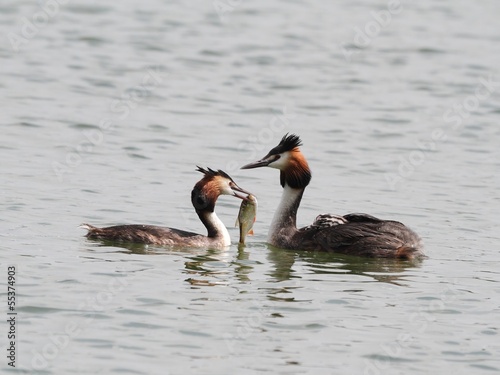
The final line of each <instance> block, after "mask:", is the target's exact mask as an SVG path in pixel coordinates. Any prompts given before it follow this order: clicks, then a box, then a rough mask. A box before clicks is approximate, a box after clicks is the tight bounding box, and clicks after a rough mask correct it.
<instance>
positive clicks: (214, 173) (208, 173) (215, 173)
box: [196, 165, 233, 181]
mask: <svg viewBox="0 0 500 375" xmlns="http://www.w3.org/2000/svg"><path fill="white" fill-rule="evenodd" d="M196 167H197V169H196V170H197V171H198V172H201V173H203V174H204V175H205V176H206V177H215V176H221V177H224V178H227V179H228V180H231V181H233V179H232V178H231V176H229V175H228V174H227V173H226V172H224V171H223V170H220V169H219V170H217V171H214V170H213V169H211V168H207V169H203V168H202V167H200V166H198V165H197V166H196Z"/></svg>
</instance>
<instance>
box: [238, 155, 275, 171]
mask: <svg viewBox="0 0 500 375" xmlns="http://www.w3.org/2000/svg"><path fill="white" fill-rule="evenodd" d="M279 158H280V156H279V155H271V156H269V155H268V156H265V157H264V158H263V159H260V160H257V161H254V162H253V163H250V164H247V165H244V166H243V167H241V169H254V168H260V167H267V166H268V165H269V164H271V163H272V162H273V161H276V160H278V159H279Z"/></svg>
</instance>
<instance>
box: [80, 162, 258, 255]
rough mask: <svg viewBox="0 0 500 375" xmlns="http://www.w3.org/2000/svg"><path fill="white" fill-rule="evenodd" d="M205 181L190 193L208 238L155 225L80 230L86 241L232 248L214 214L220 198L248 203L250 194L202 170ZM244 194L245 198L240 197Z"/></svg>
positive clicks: (229, 180)
mask: <svg viewBox="0 0 500 375" xmlns="http://www.w3.org/2000/svg"><path fill="white" fill-rule="evenodd" d="M197 170H198V171H199V172H202V173H203V178H202V179H201V180H200V181H198V183H196V185H195V186H194V188H193V190H192V192H191V203H192V204H193V206H194V208H195V210H196V213H197V214H198V217H199V218H200V220H201V222H202V223H203V225H205V227H206V228H207V235H206V236H205V235H201V234H197V233H192V232H186V231H184V230H180V229H175V228H168V227H160V226H154V225H140V224H133V225H117V226H112V227H106V228H97V227H94V226H92V225H90V224H82V225H81V227H82V228H84V229H87V230H88V233H87V235H86V236H87V238H89V239H97V240H107V241H117V242H129V243H139V244H152V245H162V246H171V247H213V248H223V247H226V246H229V245H230V244H231V238H230V236H229V232H228V230H227V228H226V227H225V225H224V224H223V223H222V221H221V220H220V219H219V218H218V217H217V214H216V213H215V212H214V210H215V204H216V202H217V199H218V198H219V196H220V195H230V196H234V197H237V198H240V199H246V197H247V195H248V194H250V193H249V192H247V191H245V190H243V189H242V188H240V187H239V186H238V185H236V183H235V182H234V181H233V179H232V178H231V177H230V176H229V175H228V174H226V173H225V172H223V171H221V170H218V171H215V170H212V169H210V168H208V169H203V168H200V167H198V169H197ZM241 193H243V194H241Z"/></svg>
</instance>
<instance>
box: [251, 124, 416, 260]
mask: <svg viewBox="0 0 500 375" xmlns="http://www.w3.org/2000/svg"><path fill="white" fill-rule="evenodd" d="M299 146H302V141H301V140H300V138H299V137H298V136H297V135H295V134H291V135H288V134H286V135H285V136H284V137H283V139H282V140H281V142H280V143H279V145H278V146H276V147H275V148H273V149H272V150H271V151H269V153H268V154H267V155H266V156H264V158H262V159H261V160H259V161H256V162H254V163H250V164H247V165H245V166H243V167H242V168H241V169H252V168H259V167H271V168H276V169H279V170H280V182H281V186H282V187H283V194H282V197H281V203H280V205H279V207H278V210H277V211H276V213H275V214H274V218H273V221H272V224H271V227H270V228H269V235H268V242H269V243H270V244H271V245H274V246H276V247H280V248H284V249H292V250H314V251H330V252H335V253H342V254H352V255H363V256H372V257H381V258H402V259H413V258H418V257H421V256H423V253H422V243H421V240H420V237H419V236H418V235H417V234H416V233H415V232H413V231H412V230H411V229H409V228H408V227H406V226H404V225H403V224H401V223H400V222H397V221H392V220H381V219H378V218H376V217H373V216H371V215H367V214H348V215H344V216H337V215H331V214H323V215H319V216H318V217H317V218H316V220H315V221H314V222H313V223H312V224H311V225H309V226H307V227H304V228H300V229H298V228H297V224H296V218H297V210H298V208H299V205H300V201H301V199H302V195H303V194H304V190H305V188H306V187H307V185H308V184H309V182H310V181H311V171H310V169H309V165H308V164H307V161H306V159H305V157H304V155H303V154H302V152H301V151H300V149H299Z"/></svg>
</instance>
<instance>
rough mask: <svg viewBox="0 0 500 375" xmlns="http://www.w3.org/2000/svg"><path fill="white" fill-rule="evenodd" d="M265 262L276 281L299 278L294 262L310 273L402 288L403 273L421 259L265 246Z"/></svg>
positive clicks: (420, 261)
mask: <svg viewBox="0 0 500 375" xmlns="http://www.w3.org/2000/svg"><path fill="white" fill-rule="evenodd" d="M268 247H269V253H268V260H269V261H270V262H271V263H273V264H274V270H273V271H272V272H271V273H270V275H271V276H272V277H273V278H274V279H275V280H276V281H278V282H280V281H285V280H291V279H295V278H301V275H299V274H298V273H297V272H296V271H295V270H294V267H293V266H294V264H295V262H296V261H297V260H300V261H302V262H303V263H304V264H303V265H304V267H306V268H308V269H309V270H310V273H314V274H317V275H322V274H337V275H338V274H350V275H359V276H365V277H369V278H372V279H373V280H375V281H380V282H386V283H391V284H395V285H403V284H401V283H400V281H404V276H405V275H404V272H405V271H406V270H408V269H412V268H418V267H420V265H421V264H422V260H420V259H414V260H401V259H379V258H366V257H358V256H351V255H343V254H334V253H325V252H318V251H310V252H304V251H291V250H283V249H279V248H276V247H274V246H271V245H268Z"/></svg>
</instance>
